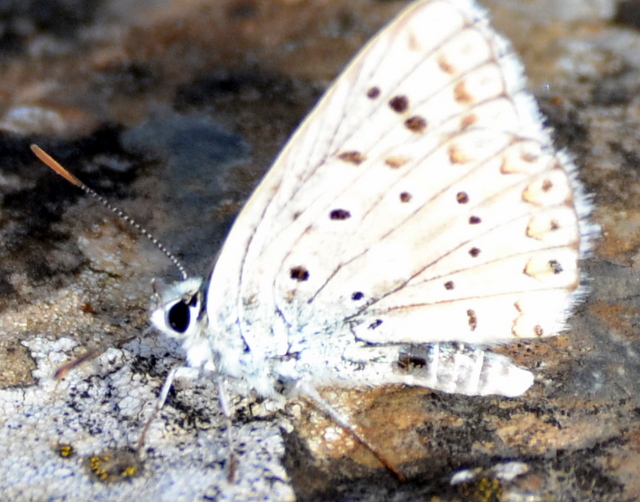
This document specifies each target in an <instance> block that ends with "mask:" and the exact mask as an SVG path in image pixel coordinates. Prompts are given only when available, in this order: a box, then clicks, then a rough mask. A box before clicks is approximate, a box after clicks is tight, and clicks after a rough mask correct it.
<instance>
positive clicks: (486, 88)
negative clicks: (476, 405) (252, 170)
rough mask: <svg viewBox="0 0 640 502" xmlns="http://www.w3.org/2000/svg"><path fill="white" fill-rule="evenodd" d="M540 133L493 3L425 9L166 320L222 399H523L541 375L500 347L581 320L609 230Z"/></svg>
mask: <svg viewBox="0 0 640 502" xmlns="http://www.w3.org/2000/svg"><path fill="white" fill-rule="evenodd" d="M542 124H543V121H542V117H541V115H540V112H539V110H538V108H537V105H536V104H535V101H534V99H533V97H532V96H531V95H530V94H529V93H528V92H527V91H526V90H525V81H524V77H523V75H522V66H521V63H520V61H519V60H518V58H517V56H516V55H515V54H514V52H513V50H512V48H511V46H510V45H509V43H508V42H507V41H506V40H505V39H503V38H502V37H501V36H500V35H498V34H497V33H496V32H495V31H494V30H493V29H492V28H491V26H490V25H489V23H488V20H487V16H486V13H485V12H484V11H483V10H482V9H480V8H479V7H477V6H475V5H474V4H471V3H469V2H464V1H457V0H421V1H417V2H415V3H414V4H412V5H411V6H409V7H408V8H407V9H406V10H404V11H403V12H402V13H401V14H400V15H399V16H398V17H397V18H396V19H395V20H394V21H392V22H391V23H390V24H389V25H388V26H387V27H386V28H385V29H383V30H382V31H381V32H380V33H379V34H378V35H377V36H375V37H374V38H373V40H371V41H370V42H369V43H368V44H367V45H366V46H365V47H364V48H363V49H362V50H361V51H360V53H359V54H358V55H357V56H356V57H355V59H354V60H353V61H352V62H351V63H350V64H349V65H348V67H347V68H346V69H345V70H344V72H343V73H342V74H341V75H340V76H339V77H338V78H337V79H336V81H335V83H334V84H333V85H332V86H331V87H330V88H329V89H328V90H327V92H326V93H325V95H324V97H323V98H322V99H321V100H320V101H319V103H318V104H317V105H316V107H315V109H314V110H313V111H312V112H311V113H310V114H309V116H308V117H307V118H306V120H305V121H304V122H303V123H302V125H301V126H300V127H299V128H298V130H297V131H296V132H295V133H294V135H293V136H292V138H291V139H290V140H289V142H288V144H287V145H286V146H285V148H284V149H283V150H282V152H281V153H280V155H279V156H278V158H277V159H276V161H275V163H274V165H273V166H272V167H271V169H270V170H269V171H268V173H267V174H266V176H265V177H264V179H263V180H262V181H261V183H260V184H259V186H258V187H257V188H256V190H255V191H254V193H253V195H252V196H251V197H250V199H249V200H248V202H247V203H246V205H245V206H244V208H243V209H242V211H241V212H240V214H239V215H238V217H237V219H236V221H235V223H234V225H233V227H232V229H231V231H230V233H229V235H228V237H227V239H226V241H225V243H224V245H223V247H222V249H221V251H220V253H219V255H218V256H217V259H216V260H215V263H214V264H213V267H212V270H211V272H210V274H209V276H208V277H207V278H206V279H204V280H203V279H200V278H188V277H186V274H185V278H184V280H183V281H181V282H178V283H175V284H171V285H165V284H164V283H161V282H160V281H158V282H156V283H155V286H154V288H155V292H154V296H153V301H154V305H155V307H154V310H153V312H152V314H151V321H152V323H153V325H154V326H155V327H156V328H158V329H159V330H160V331H161V332H163V333H165V334H166V335H168V336H170V337H174V338H177V339H179V340H181V341H182V344H183V347H184V350H185V353H186V359H187V363H188V365H189V366H190V367H193V368H197V369H199V370H200V371H205V372H213V373H214V374H215V375H217V376H218V377H219V379H220V382H221V390H223V387H224V388H226V386H227V385H229V386H230V387H231V388H232V389H233V390H234V391H237V392H240V393H248V392H255V393H257V394H258V395H260V396H263V397H268V398H274V399H284V398H285V397H286V396H287V395H289V394H291V393H295V392H298V393H301V394H303V395H305V396H308V397H310V398H311V399H312V400H313V401H314V402H315V403H317V404H318V405H319V406H320V407H321V408H322V409H323V410H324V411H325V412H326V413H327V414H329V415H330V416H331V418H333V419H334V420H336V422H337V423H338V424H339V425H342V426H344V427H350V424H349V421H348V419H346V418H345V417H342V416H341V415H340V414H338V413H337V412H335V410H333V409H332V408H331V406H330V405H329V404H328V403H325V402H324V401H323V400H322V398H321V397H320V395H319V394H318V393H317V389H318V388H321V387H323V386H328V385H333V386H335V385H338V386H344V387H359V386H378V385H385V384H407V385H413V386H422V387H428V388H431V389H434V390H438V391H444V392H449V393H459V394H465V395H489V394H497V395H503V396H511V397H513V396H519V395H521V394H523V393H524V392H526V390H527V389H528V388H529V387H530V386H531V385H532V384H533V381H534V375H533V374H532V373H531V372H530V371H528V370H526V369H523V368H521V367H519V366H517V365H516V364H515V363H513V362H512V361H511V360H510V359H509V358H508V357H506V356H502V355H497V354H493V353H491V352H488V351H487V350H485V348H486V347H487V346H491V345H495V344H504V343H508V342H512V341H517V340H521V339H539V338H543V337H548V336H553V335H556V334H557V333H558V332H559V331H561V330H562V329H564V327H565V323H566V320H567V317H568V315H569V314H570V312H571V309H572V307H573V306H574V305H575V304H576V302H578V301H579V300H580V299H581V298H582V297H583V296H584V295H585V293H586V290H585V288H584V287H583V286H582V285H581V272H580V267H579V261H580V259H581V258H582V257H583V256H584V255H585V253H586V252H588V250H589V248H590V243H591V241H592V238H593V236H594V234H595V230H594V228H593V227H592V226H591V225H590V223H589V222H588V218H587V216H588V214H589V212H590V204H589V202H588V200H587V198H586V196H585V195H584V193H583V190H582V188H581V186H580V184H579V183H578V181H577V179H576V168H575V166H574V165H573V164H572V162H571V160H570V159H569V157H568V156H567V155H566V154H565V153H562V152H558V151H556V150H555V149H554V147H553V144H552V140H551V136H550V132H549V131H548V130H546V129H545V128H544V126H543V125H542ZM170 382H171V378H169V379H168V384H165V389H163V394H165V395H166V392H168V387H167V385H170ZM225 392H226V391H225ZM223 394H224V392H223ZM221 400H222V401H223V407H225V406H226V405H225V403H224V401H225V398H224V395H223V396H222V397H221Z"/></svg>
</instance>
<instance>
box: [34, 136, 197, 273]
mask: <svg viewBox="0 0 640 502" xmlns="http://www.w3.org/2000/svg"><path fill="white" fill-rule="evenodd" d="M31 151H32V152H33V153H35V155H36V157H38V158H39V159H40V160H41V161H42V162H43V163H44V164H45V165H46V166H47V167H49V168H50V169H51V170H53V171H55V172H56V173H57V174H58V175H60V176H62V177H63V178H64V179H65V180H67V181H68V182H69V183H71V184H72V185H75V186H77V187H78V188H80V189H81V190H82V191H83V192H85V193H86V194H89V195H90V196H91V197H93V198H94V199H95V200H97V201H98V202H99V203H100V204H102V205H103V206H104V207H106V208H107V209H108V210H109V211H111V212H112V213H114V214H116V215H117V216H118V217H119V218H120V219H122V220H124V221H126V222H127V223H128V224H129V225H131V226H132V227H134V228H135V229H136V230H137V231H138V232H140V233H141V234H142V235H144V236H145V237H146V238H147V239H149V240H150V241H151V242H152V243H153V245H154V246H155V247H156V248H158V249H159V250H160V251H162V253H163V254H164V255H165V256H166V257H167V258H169V260H171V263H173V264H174V265H175V266H176V268H177V269H178V270H179V271H180V274H181V275H182V279H183V280H185V279H187V278H188V277H189V275H188V274H187V271H186V269H185V268H184V266H183V265H182V263H180V262H179V261H178V259H177V258H176V257H175V256H174V255H173V254H172V253H171V251H169V250H168V249H167V248H166V247H165V246H164V244H162V243H161V242H160V241H159V240H158V239H156V238H155V237H154V236H153V235H151V234H150V233H149V232H148V231H147V230H145V229H144V228H143V227H141V226H140V225H139V224H138V222H137V221H135V220H134V219H133V218H131V217H130V216H128V215H127V214H125V213H124V212H123V211H122V210H121V209H118V208H117V207H115V206H112V205H111V204H110V203H109V201H108V200H107V199H105V198H104V197H102V195H100V194H98V192H96V191H95V190H93V189H92V188H89V187H88V186H87V185H85V184H84V183H83V182H82V181H80V180H79V179H78V178H76V177H75V176H74V175H73V174H71V173H70V172H69V171H67V170H66V169H65V168H64V167H62V166H61V165H60V163H59V162H58V161H57V160H55V159H54V158H53V157H51V155H49V154H48V153H47V152H45V151H44V150H43V149H42V148H40V147H39V146H38V145H35V144H34V145H31Z"/></svg>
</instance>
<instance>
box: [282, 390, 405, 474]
mask: <svg viewBox="0 0 640 502" xmlns="http://www.w3.org/2000/svg"><path fill="white" fill-rule="evenodd" d="M293 390H294V392H297V393H298V394H299V395H301V396H303V397H305V398H306V399H307V400H309V401H310V402H311V403H312V404H313V405H315V406H316V408H318V409H319V410H320V411H321V412H323V413H324V414H325V415H326V416H327V417H329V418H330V419H331V420H333V421H334V422H335V423H336V424H338V425H339V426H340V427H342V428H343V429H344V430H345V431H347V432H348V433H349V434H351V435H352V436H353V437H354V438H355V439H356V440H357V441H358V442H359V443H360V444H361V445H362V446H364V447H365V448H366V449H367V450H369V451H370V452H371V453H372V454H373V455H374V456H375V457H376V458H377V459H378V461H379V462H380V463H381V464H382V465H384V466H385V467H386V468H387V469H389V471H391V472H392V473H393V474H394V475H395V476H396V477H397V478H398V480H400V481H406V477H405V476H404V474H402V472H400V471H399V470H398V468H397V467H396V466H395V465H393V463H392V462H391V461H389V460H388V459H387V458H386V457H385V456H384V455H383V454H382V453H381V452H379V451H378V450H377V449H376V448H375V447H374V446H373V445H372V444H371V443H370V442H369V441H368V440H367V439H366V438H365V437H364V436H363V435H362V434H360V433H359V432H358V431H357V430H356V429H355V427H354V426H353V425H352V424H351V423H350V421H349V419H348V418H347V417H345V416H343V415H342V414H340V413H339V412H338V411H337V410H336V409H335V408H333V406H331V405H330V404H329V403H328V402H327V401H325V400H324V399H323V398H322V396H320V394H319V393H318V391H317V390H316V389H315V387H313V386H312V385H311V384H310V383H309V382H306V381H303V380H299V381H298V382H296V384H295V386H294V389H293Z"/></svg>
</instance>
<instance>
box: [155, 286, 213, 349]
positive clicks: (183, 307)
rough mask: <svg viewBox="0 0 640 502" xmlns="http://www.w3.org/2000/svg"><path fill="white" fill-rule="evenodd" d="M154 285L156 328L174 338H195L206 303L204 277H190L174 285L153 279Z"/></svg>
mask: <svg viewBox="0 0 640 502" xmlns="http://www.w3.org/2000/svg"><path fill="white" fill-rule="evenodd" d="M152 286H153V296H152V297H151V302H152V306H151V310H152V313H151V322H152V323H153V325H154V326H155V327H156V329H158V330H159V331H161V332H162V333H164V334H165V335H167V336H170V337H172V338H177V339H185V340H187V339H191V338H194V337H196V336H197V334H198V331H199V325H200V320H201V317H202V311H203V304H204V293H203V291H202V288H201V286H202V279H200V278H197V277H196V278H189V279H186V280H184V281H181V282H176V283H173V284H165V283H164V282H163V281H161V280H158V279H154V280H153V282H152Z"/></svg>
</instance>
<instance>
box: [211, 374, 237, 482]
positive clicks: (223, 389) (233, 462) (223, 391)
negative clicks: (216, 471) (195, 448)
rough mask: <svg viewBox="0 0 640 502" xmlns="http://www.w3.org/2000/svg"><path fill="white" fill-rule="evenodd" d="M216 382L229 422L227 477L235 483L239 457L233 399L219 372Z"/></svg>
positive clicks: (222, 406)
mask: <svg viewBox="0 0 640 502" xmlns="http://www.w3.org/2000/svg"><path fill="white" fill-rule="evenodd" d="M216 383H217V385H218V399H219V400H220V407H221V408H222V412H223V413H224V417H225V420H226V422H227V441H228V443H229V472H228V473H227V479H228V481H229V483H233V481H234V479H235V475H236V474H235V473H236V467H237V465H238V459H237V458H236V455H235V448H234V446H233V430H232V425H233V424H232V422H231V418H232V416H233V409H232V406H231V399H230V398H229V392H228V390H227V381H226V380H225V378H224V377H223V376H222V375H220V374H218V375H216Z"/></svg>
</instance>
